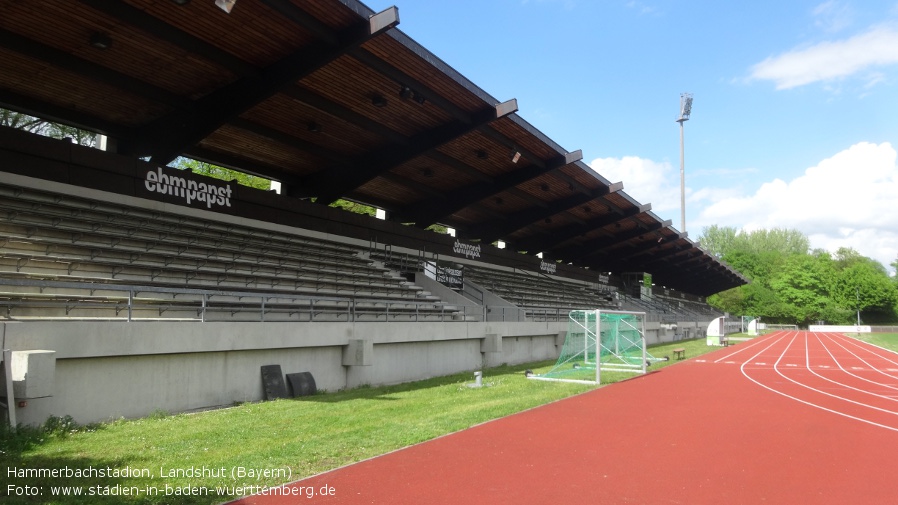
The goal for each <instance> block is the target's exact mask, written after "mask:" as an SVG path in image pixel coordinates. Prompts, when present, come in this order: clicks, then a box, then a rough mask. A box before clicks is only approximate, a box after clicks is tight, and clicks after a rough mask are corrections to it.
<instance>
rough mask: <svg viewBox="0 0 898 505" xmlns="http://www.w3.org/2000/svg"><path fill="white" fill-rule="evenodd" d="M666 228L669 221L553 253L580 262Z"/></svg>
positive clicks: (658, 222)
mask: <svg viewBox="0 0 898 505" xmlns="http://www.w3.org/2000/svg"><path fill="white" fill-rule="evenodd" d="M668 226H670V221H664V222H661V221H657V222H655V223H651V224H649V225H648V226H646V227H639V228H636V229H634V230H628V231H626V232H624V233H618V234H615V235H612V236H611V237H602V238H597V239H593V240H589V241H587V242H584V243H583V244H580V245H576V246H570V247H565V248H563V249H559V250H557V251H555V253H554V254H555V255H557V256H558V257H562V258H572V259H574V260H580V259H583V258H588V257H590V256H593V255H596V254H604V253H605V252H606V251H605V250H606V249H607V248H609V247H612V246H614V245H616V244H621V243H625V242H627V241H628V240H633V239H636V238H638V237H639V236H641V235H646V234H650V233H653V232H655V231H657V230H660V229H662V228H666V227H668ZM653 245H654V244H653ZM603 269H604V267H603Z"/></svg>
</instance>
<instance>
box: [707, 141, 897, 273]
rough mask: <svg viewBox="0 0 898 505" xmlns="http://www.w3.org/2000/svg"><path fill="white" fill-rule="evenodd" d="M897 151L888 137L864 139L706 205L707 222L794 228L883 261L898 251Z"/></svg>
mask: <svg viewBox="0 0 898 505" xmlns="http://www.w3.org/2000/svg"><path fill="white" fill-rule="evenodd" d="M896 159H898V153H896V151H895V148H893V147H892V145H891V144H889V143H882V144H878V145H877V144H872V143H868V142H861V143H858V144H855V145H853V146H851V147H850V148H848V149H846V150H844V151H842V152H839V153H838V154H836V155H835V156H833V157H831V158H828V159H825V160H823V161H821V162H820V163H819V164H817V165H816V166H814V167H811V168H808V169H807V170H806V171H805V173H804V174H803V175H801V176H799V177H797V178H795V179H793V180H791V181H784V180H781V179H774V180H773V181H770V182H766V183H764V184H763V185H761V187H760V188H759V189H758V190H757V192H755V194H753V195H748V196H742V197H728V198H724V199H721V200H719V201H717V202H716V203H712V204H711V205H709V206H707V207H705V208H704V209H703V210H702V211H701V214H700V216H699V221H700V222H702V223H705V225H710V224H718V225H721V226H736V227H739V228H743V229H746V230H754V229H760V228H766V229H771V228H790V229H796V230H799V231H801V232H803V233H804V234H805V235H807V236H808V238H809V239H810V240H811V246H812V247H820V248H824V249H826V250H829V251H835V250H836V249H838V248H839V247H851V248H853V249H855V250H857V251H858V252H860V253H861V254H863V255H864V256H867V257H870V258H873V259H875V260H877V261H879V262H880V263H882V264H883V266H885V267H887V268H889V264H890V263H891V262H893V261H895V259H896V257H898V212H895V203H894V202H895V199H896V195H898V166H896Z"/></svg>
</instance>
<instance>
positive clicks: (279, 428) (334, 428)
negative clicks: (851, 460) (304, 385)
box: [0, 339, 716, 504]
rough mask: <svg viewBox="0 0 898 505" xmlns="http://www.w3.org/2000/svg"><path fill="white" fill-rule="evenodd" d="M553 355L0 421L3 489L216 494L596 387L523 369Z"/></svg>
mask: <svg viewBox="0 0 898 505" xmlns="http://www.w3.org/2000/svg"><path fill="white" fill-rule="evenodd" d="M677 347H683V348H685V349H686V356H687V358H691V357H695V356H699V355H701V354H703V353H706V352H709V351H711V350H714V349H716V348H714V347H708V346H707V345H705V341H704V339H695V340H685V341H678V342H675V343H670V344H663V345H658V346H653V347H652V348H651V353H652V354H653V355H655V356H657V357H661V356H670V355H671V354H672V353H671V350H672V349H674V348H677ZM676 363H678V361H674V360H672V361H667V362H660V363H656V364H654V365H652V370H656V369H659V368H663V367H665V366H670V365H673V364H676ZM553 364H554V363H553V362H543V363H532V364H528V365H518V366H501V367H497V368H492V369H488V370H485V371H484V376H483V384H484V387H481V388H472V387H469V386H468V384H470V383H473V377H472V374H471V373H462V374H455V375H451V376H446V377H437V378H433V379H428V380H423V381H418V382H413V383H406V384H399V385H395V386H383V387H361V388H356V389H352V390H347V391H339V392H335V393H325V394H319V395H315V396H310V397H305V398H301V399H293V400H278V401H273V402H264V403H251V404H244V405H239V406H235V407H232V408H227V409H220V410H214V411H208V412H202V413H196V414H178V415H166V414H165V413H162V412H160V413H157V414H154V415H151V416H149V417H147V418H143V419H136V420H118V421H113V422H109V423H103V424H98V425H91V426H77V425H76V424H74V423H73V422H72V420H71V419H69V418H51V419H50V420H48V422H47V424H46V425H45V426H43V427H40V428H23V429H20V430H19V432H18V433H16V434H12V433H9V431H8V429H7V430H6V431H5V432H3V433H0V435H2V436H0V461H2V463H4V464H5V465H6V467H7V473H6V474H5V475H6V476H7V477H9V478H7V479H5V480H4V482H6V483H7V484H4V486H13V487H7V488H6V489H0V496H2V495H6V497H5V498H4V500H3V501H4V503H7V504H19V503H22V504H25V503H50V504H53V503H59V504H81V503H85V504H87V503H90V504H112V503H125V504H162V503H179V504H180V503H184V504H212V503H221V502H224V501H228V500H230V499H233V498H237V497H238V496H239V495H242V494H252V492H258V490H260V489H262V488H265V487H270V486H276V485H279V484H283V483H286V482H291V481H294V480H298V479H300V478H303V477H307V476H311V475H315V474H318V473H321V472H325V471H327V470H331V469H334V468H338V467H340V466H344V465H347V464H350V463H353V462H357V461H361V460H364V459H367V458H371V457H374V456H378V455H381V454H384V453H387V452H390V451H394V450H396V449H400V448H402V447H407V446H409V445H412V444H416V443H419V442H423V441H426V440H430V439H433V438H436V437H439V436H441V435H445V434H448V433H453V432H456V431H460V430H463V429H466V428H469V427H471V426H474V425H476V424H480V423H483V422H486V421H490V420H493V419H497V418H501V417H504V416H507V415H510V414H514V413H516V412H521V411H523V410H527V409H529V408H533V407H536V406H539V405H544V404H547V403H550V402H553V401H556V400H560V399H562V398H566V397H569V396H572V395H576V394H578V393H582V392H585V391H588V390H590V389H593V388H594V387H593V386H587V385H581V384H567V383H556V382H542V381H530V380H527V379H526V378H525V376H524V373H523V372H524V370H526V369H531V370H533V371H534V372H535V373H541V372H545V371H547V370H548V369H550V368H551V367H552V365H553ZM632 377H633V375H632V374H620V377H619V378H617V377H616V378H614V379H613V380H619V379H628V378H632ZM605 380H607V379H606V378H603V382H604V381H605ZM54 470H55V475H53V472H54ZM88 471H90V472H91V473H90V474H89V475H86V476H84V475H80V476H77V475H69V474H70V473H72V472H80V473H82V474H84V473H87V472H88ZM10 472H12V473H10ZM197 474H198V476H197ZM235 474H236V475H237V478H236V479H234V478H233V477H234V476H235ZM241 487H242V488H243V489H240V488H241ZM235 488H236V489H235ZM35 492H36V493H39V494H35ZM65 492H68V493H69V494H68V495H61V494H60V493H65ZM79 492H80V493H81V495H80V496H76V495H74V494H73V493H79ZM186 492H196V493H200V494H198V495H185V493H186ZM232 492H237V496H230V495H229V494H228V493H232ZM54 493H56V495H55V496H54ZM126 493H127V494H126Z"/></svg>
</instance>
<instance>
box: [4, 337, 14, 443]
mask: <svg viewBox="0 0 898 505" xmlns="http://www.w3.org/2000/svg"><path fill="white" fill-rule="evenodd" d="M4 330H5V328H4ZM3 375H4V377H5V378H6V409H7V411H8V412H9V429H10V431H11V432H13V433H15V432H16V425H17V424H18V422H17V421H16V399H15V395H14V394H13V388H12V351H11V350H9V349H3Z"/></svg>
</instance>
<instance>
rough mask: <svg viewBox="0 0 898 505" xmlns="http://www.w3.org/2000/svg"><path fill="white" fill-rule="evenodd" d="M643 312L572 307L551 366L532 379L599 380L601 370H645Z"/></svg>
mask: <svg viewBox="0 0 898 505" xmlns="http://www.w3.org/2000/svg"><path fill="white" fill-rule="evenodd" d="M651 361H657V359H656V358H655V357H653V356H651V355H650V354H649V353H648V352H647V351H646V349H645V313H644V312H622V311H612V310H573V311H571V312H570V313H569V314H568V332H567V336H566V337H565V341H564V345H563V347H562V349H561V354H560V355H559V356H558V361H556V363H555V366H554V367H552V369H551V370H549V371H548V372H546V373H544V374H540V375H533V376H531V378H532V379H539V380H557V381H569V382H584V383H588V384H599V383H600V382H601V380H600V379H601V374H602V373H603V372H630V373H645V371H646V366H647V365H648V364H649V363H650V362H651Z"/></svg>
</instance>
